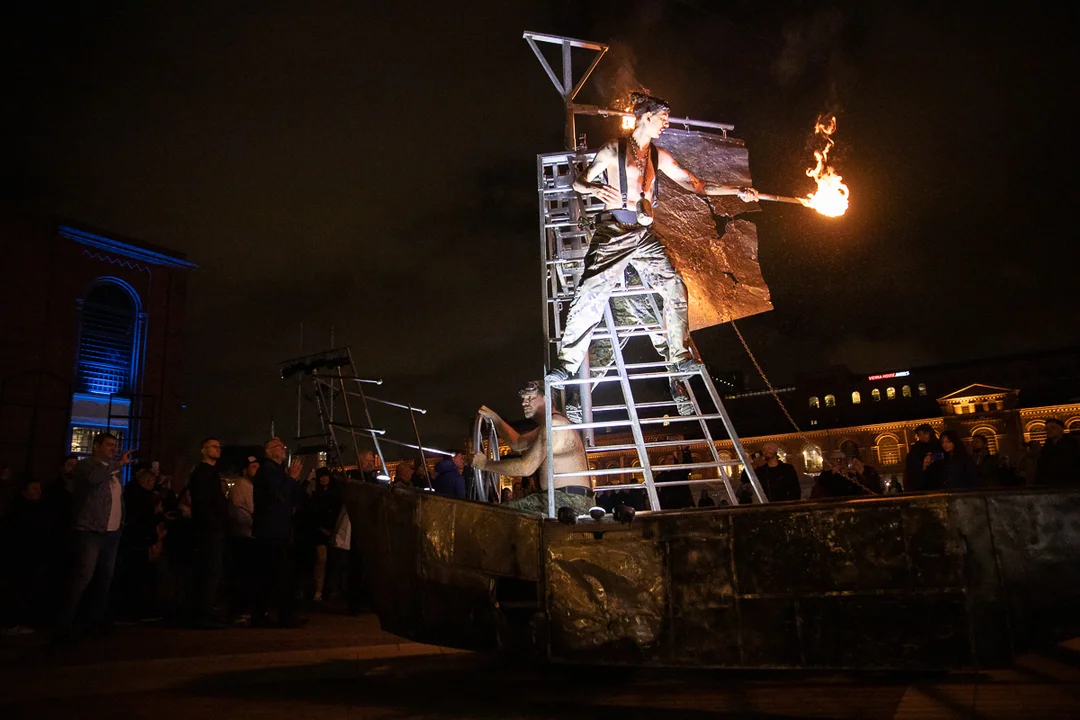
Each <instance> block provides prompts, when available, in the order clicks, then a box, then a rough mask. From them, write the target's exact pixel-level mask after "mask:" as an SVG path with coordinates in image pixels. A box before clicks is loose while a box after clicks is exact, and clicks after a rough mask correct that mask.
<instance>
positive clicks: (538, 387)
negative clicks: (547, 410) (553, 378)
mask: <svg viewBox="0 0 1080 720" xmlns="http://www.w3.org/2000/svg"><path fill="white" fill-rule="evenodd" d="M532 393H540V394H541V395H543V394H544V383H542V382H540V381H539V380H530V381H529V382H527V383H525V385H523V386H522V388H521V389H520V390H518V397H525V396H526V395H530V394H532Z"/></svg>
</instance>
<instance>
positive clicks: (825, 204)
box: [758, 116, 848, 217]
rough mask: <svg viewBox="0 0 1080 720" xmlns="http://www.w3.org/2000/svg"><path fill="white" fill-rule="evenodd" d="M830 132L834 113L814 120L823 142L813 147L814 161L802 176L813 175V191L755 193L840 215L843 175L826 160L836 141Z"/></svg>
mask: <svg viewBox="0 0 1080 720" xmlns="http://www.w3.org/2000/svg"><path fill="white" fill-rule="evenodd" d="M834 132H836V116H830V117H829V119H828V120H827V121H826V122H822V121H821V118H818V121H817V122H816V123H815V124H814V134H815V135H820V136H821V137H822V138H823V139H824V141H825V145H824V147H822V149H821V150H815V151H814V158H815V159H816V160H817V164H816V165H815V166H814V167H812V168H809V169H807V171H806V176H807V177H810V178H813V179H814V182H816V183H817V190H816V191H815V192H812V193H810V194H808V195H807V196H806V197H801V198H793V197H785V196H783V195H770V194H768V193H759V194H758V197H759V198H760V199H761V200H775V201H778V202H787V203H799V204H800V205H804V206H806V207H808V208H812V209H814V210H816V211H818V212H819V213H821V214H822V215H824V216H826V217H840V216H841V215H843V214H844V213H845V212H847V209H848V186H847V185H845V184H844V183H843V182H842V180H843V178H841V177H840V176H839V175H837V174H836V170H834V169H833V168H832V166H831V165H829V164H828V162H829V151H830V150H832V147H833V145H835V144H836V141H835V140H833V139H832V134H833V133H834Z"/></svg>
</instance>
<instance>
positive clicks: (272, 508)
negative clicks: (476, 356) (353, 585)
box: [251, 438, 304, 627]
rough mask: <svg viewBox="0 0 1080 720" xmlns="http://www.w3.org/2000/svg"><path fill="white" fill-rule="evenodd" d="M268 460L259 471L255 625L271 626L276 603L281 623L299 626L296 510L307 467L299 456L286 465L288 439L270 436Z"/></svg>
mask: <svg viewBox="0 0 1080 720" xmlns="http://www.w3.org/2000/svg"><path fill="white" fill-rule="evenodd" d="M265 450H266V460H265V461H264V462H262V463H260V464H259V471H258V472H257V473H256V474H255V482H254V483H253V485H254V496H255V514H254V516H253V518H252V535H253V536H254V537H255V542H256V548H257V549H256V552H257V553H258V557H259V561H260V562H259V565H260V573H259V575H260V582H259V587H258V590H257V592H256V593H255V598H254V602H253V604H252V616H251V625H252V627H268V626H271V623H270V620H269V617H268V615H267V610H268V609H269V607H270V605H271V604H276V606H277V613H278V618H277V620H278V623H277V624H278V626H279V627H299V625H300V623H299V619H298V618H297V617H296V613H295V610H294V608H293V601H294V598H293V552H292V521H293V510H294V508H295V507H296V504H297V501H298V499H299V494H300V492H301V491H300V485H299V483H298V482H297V481H298V480H299V478H300V473H301V472H302V471H303V469H304V468H303V464H302V463H301V462H300V460H299V458H297V459H294V460H293V461H292V463H291V464H290V465H289V466H288V467H286V466H285V457H286V450H285V443H284V442H282V441H281V438H272V439H270V440H269V441H268V442H267V443H266V446H265Z"/></svg>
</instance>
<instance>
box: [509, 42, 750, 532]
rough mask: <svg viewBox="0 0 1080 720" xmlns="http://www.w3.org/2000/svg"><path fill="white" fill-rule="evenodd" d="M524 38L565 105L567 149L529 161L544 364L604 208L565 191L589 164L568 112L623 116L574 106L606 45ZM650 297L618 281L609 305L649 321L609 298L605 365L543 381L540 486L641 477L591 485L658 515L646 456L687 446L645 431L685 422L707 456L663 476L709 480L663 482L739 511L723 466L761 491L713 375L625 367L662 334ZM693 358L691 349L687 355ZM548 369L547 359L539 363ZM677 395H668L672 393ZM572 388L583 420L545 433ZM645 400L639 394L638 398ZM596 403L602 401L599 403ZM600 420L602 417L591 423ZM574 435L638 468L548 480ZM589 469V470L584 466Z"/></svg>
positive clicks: (597, 337) (662, 366) (641, 286)
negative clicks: (706, 487) (624, 433)
mask: <svg viewBox="0 0 1080 720" xmlns="http://www.w3.org/2000/svg"><path fill="white" fill-rule="evenodd" d="M524 38H525V40H526V42H527V43H528V44H529V46H530V48H532V50H533V52H534V53H535V54H536V57H537V59H538V60H539V61H540V64H541V66H542V67H543V69H544V71H545V72H546V73H547V76H548V78H549V79H550V80H551V81H552V83H553V84H554V85H555V89H556V90H557V91H558V92H559V94H560V95H561V96H562V98H563V102H564V105H565V107H566V127H565V136H564V139H565V144H566V149H565V150H564V151H562V152H557V153H547V154H542V155H539V156H538V157H537V191H538V195H539V213H540V216H539V225H540V251H541V252H540V255H541V267H540V272H541V285H542V287H543V317H544V354H545V355H544V356H545V360H547V359H548V358H550V357H552V356H554V355H556V354H557V353H558V351H559V349H560V347H561V343H562V334H563V323H564V318H565V312H566V310H568V308H569V305H570V303H571V301H572V300H573V298H574V294H575V292H576V291H577V287H578V284H579V283H580V280H581V276H582V273H583V272H584V269H585V254H586V252H587V250H588V247H589V242H590V240H591V235H592V231H591V227H592V222H591V217H592V216H593V215H595V214H597V213H599V212H600V211H601V210H603V203H602V202H601V201H600V200H598V199H597V198H595V197H582V196H581V195H579V194H578V193H577V192H576V191H574V189H573V183H574V180H575V178H576V177H578V176H580V175H582V174H584V172H585V171H586V169H587V168H588V167H589V165H590V163H591V162H592V160H593V158H594V156H595V153H593V152H589V151H588V150H587V149H586V148H584V147H582V146H581V145H580V144H579V142H578V139H577V137H576V126H575V115H600V116H620V115H627V114H628V113H624V112H621V111H616V110H604V109H601V108H597V107H595V106H588V105H579V104H576V103H575V102H574V100H575V98H576V97H577V95H578V93H579V92H580V91H581V89H582V87H583V86H584V84H585V82H586V81H587V80H588V78H589V76H590V75H591V73H592V71H593V70H594V69H595V68H596V66H597V64H598V63H599V61H600V59H601V58H602V57H603V56H604V54H605V53H606V52H607V50H608V47H607V46H606V45H603V44H602V43H596V42H591V41H586V40H578V39H575V38H567V37H561V36H555V35H546V34H542V33H534V32H526V33H524ZM538 43H547V44H552V45H557V46H559V47H560V48H561V59H562V64H561V70H562V77H561V79H560V78H559V77H558V76H557V75H556V73H555V71H554V70H553V69H552V67H551V65H550V63H549V62H548V60H547V59H546V58H545V56H544V54H543V52H542V51H541V50H540V46H539V45H538ZM574 48H578V49H583V50H591V51H593V52H595V53H596V54H595V55H594V57H593V58H592V60H591V63H590V64H589V65H588V67H587V69H586V70H585V73H584V74H583V75H582V76H581V78H580V79H579V80H577V81H576V82H575V81H574V73H573V66H572V65H573V63H572V58H571V55H572V50H573V49H574ZM671 123H672V124H679V125H684V126H686V127H690V126H693V127H696V128H701V129H703V131H714V132H715V131H719V132H720V133H722V134H723V135H724V137H726V136H727V133H728V132H729V131H730V130H733V129H734V127H733V126H732V125H729V124H726V123H715V122H709V121H702V120H694V119H691V118H672V119H671ZM656 296H657V292H656V290H654V289H653V288H652V287H649V285H648V284H647V282H645V281H644V278H642V279H640V282H638V283H637V284H633V285H631V284H626V285H625V286H624V287H623V288H622V289H619V290H616V291H614V292H613V293H612V300H613V301H626V300H633V301H636V302H644V303H646V304H647V306H648V310H649V312H648V313H647V315H648V314H651V320H650V319H647V318H646V319H644V320H643V321H642V322H637V323H633V324H624V325H617V324H616V322H615V319H614V316H613V313H612V308H611V305H612V301H609V303H608V306H607V308H606V310H605V313H604V319H603V323H602V325H601V327H600V328H598V329H597V331H596V332H595V333H594V334H593V337H592V341H591V342H593V343H595V342H609V343H610V344H611V349H612V358H611V360H612V361H611V362H610V363H608V364H607V365H606V366H605V367H602V368H595V369H594V368H591V367H590V365H589V361H588V358H586V360H585V362H584V363H583V364H582V366H581V368H580V370H579V373H578V376H577V377H575V378H570V379H567V380H564V381H554V382H552V381H550V380H547V381H545V393H546V396H547V397H548V398H549V402H548V403H546V405H547V410H546V416H545V420H546V439H547V463H546V468H547V478H546V480H547V487H548V488H549V489H550V488H554V487H555V481H556V480H558V479H568V478H573V477H581V476H584V477H585V478H586V479H588V478H590V477H603V476H607V475H623V476H625V475H640V480H637V479H635V481H634V482H629V483H616V484H610V485H604V486H600V487H596V488H594V491H595V492H607V491H612V490H622V489H643V490H644V491H645V493H646V497H647V499H648V505H649V509H650V510H659V509H661V507H660V500H659V496H658V493H657V486H656V482H655V478H654V474H655V473H654V469H653V464H652V461H651V459H650V455H649V451H650V450H652V449H657V448H665V447H676V446H680V445H685V444H686V442H687V441H686V440H685V439H683V440H678V441H671V440H660V441H649V440H647V439H646V437H645V433H644V430H643V428H649V427H651V426H659V425H664V426H666V425H669V424H671V423H691V424H694V425H696V426H697V428H698V429H699V430H700V432H701V433H702V435H703V437H704V439H705V441H706V444H707V445H708V447H709V448H710V450H711V458H710V459H709V460H708V461H707V462H690V463H685V462H684V463H679V464H675V465H664V466H663V469H664V470H689V471H694V470H698V471H701V470H705V469H710V468H711V469H714V470H715V472H716V474H717V477H716V478H701V479H688V480H684V481H677V482H673V483H670V484H667V483H665V486H668V485H690V484H696V483H714V484H715V483H716V482H721V483H722V484H723V485H724V488H725V490H726V492H727V496H728V498H729V500H730V501H731V503H732V504H737V503H738V499H737V494H736V490H735V487H734V478H733V477H732V473H731V469H732V468H733V467H736V466H740V465H741V466H742V467H743V468H744V471H743V472H744V473H745V478H746V479H747V480H748V481H749V483H750V485H751V488H752V490H753V494H754V497H755V499H756V500H757V502H759V503H764V502H767V499H766V497H765V494H764V493H763V492H762V489H761V485H760V483H759V482H758V479H757V476H756V474H755V472H754V468H753V466H752V464H751V463H750V458H749V456H748V455H747V453H746V451H745V450H744V449H743V447H742V445H741V443H740V442H739V437H738V435H737V433H736V431H735V428H734V425H733V424H732V422H731V418H730V416H729V415H728V413H727V410H726V409H725V408H724V405H723V401H722V400H721V397H720V395H719V393H718V392H717V390H716V387H715V385H714V383H713V380H712V378H711V377H710V376H709V373H708V371H707V369H706V368H705V366H704V365H703V364H696V365H695V366H694V367H693V369H690V370H685V371H678V370H677V369H676V368H674V367H673V366H671V365H669V364H668V363H667V362H664V361H661V362H647V363H627V362H626V360H625V358H624V355H623V350H624V348H625V347H626V345H627V343H628V342H629V341H630V340H631V338H633V337H643V336H652V337H656V336H658V335H666V332H667V330H666V328H664V327H663V325H662V322H661V317H662V315H661V313H660V312H659V309H658V306H657V300H656ZM695 355H696V351H695ZM545 365H546V362H545ZM661 381H662V382H663V383H664V384H666V385H668V386H673V385H678V386H679V387H678V390H679V392H680V393H681V394H682V396H683V397H685V398H686V401H687V403H688V405H690V406H692V412H691V413H689V414H682V413H681V412H680V414H678V415H671V414H669V413H664V411H665V410H670V409H671V408H674V407H676V406H677V405H678V404H679V403H677V402H676V401H675V400H674V399H672V400H670V401H667V400H664V401H642V400H641V399H639V398H641V396H642V395H643V392H642V385H645V384H648V383H653V384H656V383H658V382H661ZM694 384H699V388H700V387H701V386H703V387H704V390H705V394H706V395H708V399H709V402H710V403H711V406H712V407H711V408H709V409H708V410H707V411H706V410H704V409H703V407H702V403H701V402H700V401H699V392H695V390H694ZM612 385H616V386H617V387H618V390H619V393H618V397H617V398H615V399H614V401H613V402H607V403H604V404H600V403H598V402H597V400H598V398H597V397H595V393H596V391H597V390H603V389H605V388H606V387H610V386H612ZM672 389H673V390H675V389H676V388H672ZM567 390H577V391H578V392H579V393H580V399H579V403H580V411H581V422H580V423H573V424H569V425H561V426H558V427H553V426H552V422H551V420H552V412H553V410H552V405H553V404H554V399H555V396H554V394H553V393H554V392H556V391H563V392H564V393H565V391H567ZM645 394H647V391H645ZM601 399H602V398H601ZM680 410H682V408H680ZM598 418H603V419H598ZM711 422H719V423H720V424H721V426H722V428H723V430H724V432H725V433H726V435H727V438H728V439H730V440H731V442H732V445H733V446H734V448H735V452H736V455H737V459H725V458H723V457H721V456H720V454H719V451H718V449H717V444H716V442H715V440H714V438H713V430H712V428H711V427H710V423H711ZM600 429H604V430H607V429H623V430H629V432H630V435H631V438H632V442H631V443H627V444H623V445H599V446H598V445H597V444H596V431H597V430H600ZM569 431H581V432H583V433H584V435H585V440H586V442H585V446H586V454H587V455H592V454H594V453H599V452H610V451H613V450H626V451H631V450H632V451H634V452H635V453H636V455H637V461H638V466H637V467H631V468H601V469H595V468H591V467H590V469H589V470H587V471H583V472H574V473H555V472H554V458H553V443H552V440H553V437H552V436H553V433H554V432H569ZM590 465H591V463H590ZM548 501H549V502H548V505H549V507H548V511H549V516H551V517H554V516H555V513H556V507H555V494H554V493H553V492H549V493H548Z"/></svg>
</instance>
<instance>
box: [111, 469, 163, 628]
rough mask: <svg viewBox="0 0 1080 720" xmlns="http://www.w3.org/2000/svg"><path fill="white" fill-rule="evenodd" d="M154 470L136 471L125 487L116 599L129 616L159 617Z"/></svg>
mask: <svg viewBox="0 0 1080 720" xmlns="http://www.w3.org/2000/svg"><path fill="white" fill-rule="evenodd" d="M155 480H156V478H155V477H154V472H153V470H150V469H149V468H143V469H141V470H139V471H138V472H137V473H135V482H129V483H128V484H127V486H126V487H125V488H124V536H123V539H122V540H121V541H120V558H119V560H118V561H117V564H118V565H119V567H118V569H117V580H116V581H117V586H118V592H117V595H116V596H117V600H118V604H120V605H121V611H122V612H124V613H125V614H126V615H127V617H128V618H129V619H133V620H147V619H150V618H155V617H157V612H156V609H157V607H156V600H157V566H156V564H155V560H156V558H155V557H153V555H154V550H153V548H154V547H155V546H156V545H157V542H158V531H157V529H158V522H159V519H158V506H159V505H160V504H161V500H160V498H159V497H158V494H157V493H156V492H154V484H155Z"/></svg>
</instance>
